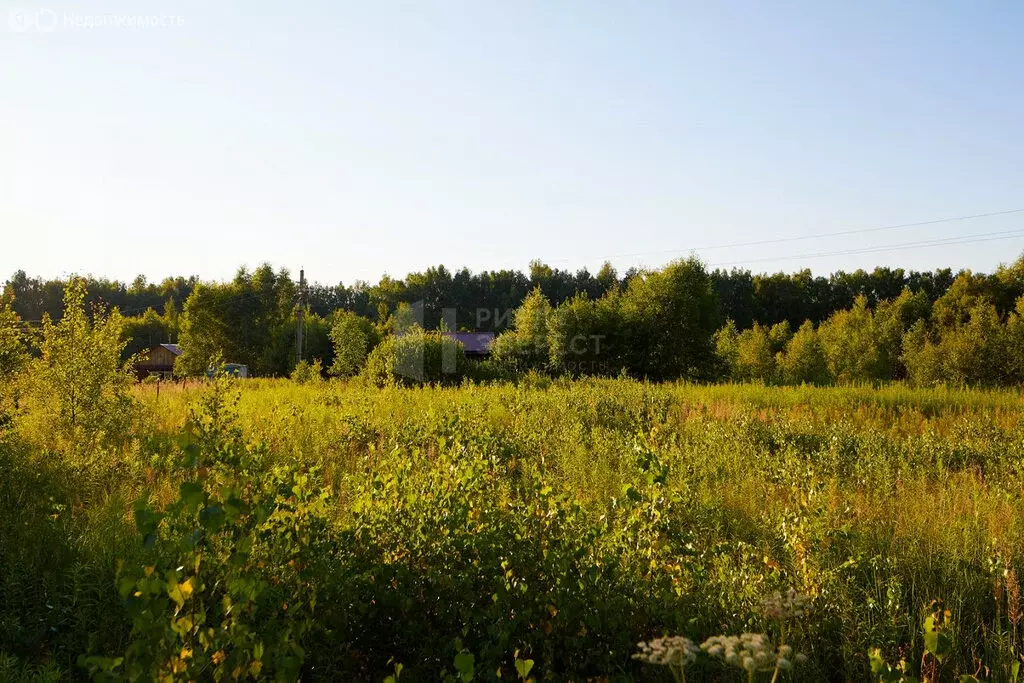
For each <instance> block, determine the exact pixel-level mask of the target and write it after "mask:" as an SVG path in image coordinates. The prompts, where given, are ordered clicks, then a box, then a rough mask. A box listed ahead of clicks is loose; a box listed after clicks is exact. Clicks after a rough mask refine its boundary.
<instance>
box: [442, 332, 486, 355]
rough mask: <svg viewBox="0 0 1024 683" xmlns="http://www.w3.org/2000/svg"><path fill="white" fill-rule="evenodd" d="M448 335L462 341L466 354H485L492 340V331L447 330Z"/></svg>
mask: <svg viewBox="0 0 1024 683" xmlns="http://www.w3.org/2000/svg"><path fill="white" fill-rule="evenodd" d="M448 336H449V337H454V338H455V339H456V340H457V341H459V342H462V348H463V349H464V350H465V352H466V355H467V356H486V355H487V354H489V353H490V352H491V344H492V343H493V342H494V333H493V332H449V333H448Z"/></svg>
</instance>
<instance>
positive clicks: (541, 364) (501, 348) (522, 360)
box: [491, 287, 552, 371]
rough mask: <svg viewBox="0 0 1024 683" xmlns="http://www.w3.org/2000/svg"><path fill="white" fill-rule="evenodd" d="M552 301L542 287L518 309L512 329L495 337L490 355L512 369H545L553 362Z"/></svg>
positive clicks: (531, 293) (537, 288)
mask: <svg viewBox="0 0 1024 683" xmlns="http://www.w3.org/2000/svg"><path fill="white" fill-rule="evenodd" d="M551 316H552V309H551V303H550V302H549V301H548V299H547V297H546V296H544V294H543V292H541V289H540V287H534V289H533V291H531V292H530V294H529V295H528V296H527V297H526V299H524V300H523V305H522V306H520V307H519V308H518V309H516V314H515V319H514V323H513V329H512V330H510V331H508V332H505V333H503V334H501V335H500V336H498V338H497V339H495V340H494V346H493V347H492V349H491V354H492V356H493V357H494V360H495V361H496V362H498V363H499V364H501V365H503V366H505V367H508V368H510V369H513V370H518V371H525V370H546V369H547V368H548V365H549V362H550V348H549V337H548V323H549V320H550V319H551Z"/></svg>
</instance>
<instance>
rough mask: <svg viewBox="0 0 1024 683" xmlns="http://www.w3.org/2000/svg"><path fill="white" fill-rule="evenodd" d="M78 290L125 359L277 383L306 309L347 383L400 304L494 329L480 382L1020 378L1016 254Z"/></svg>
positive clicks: (427, 321) (314, 344)
mask: <svg viewBox="0 0 1024 683" xmlns="http://www.w3.org/2000/svg"><path fill="white" fill-rule="evenodd" d="M67 284H68V283H67V282H65V281H62V280H44V279H41V278H33V277H29V276H28V275H26V273H24V272H23V271H18V272H17V273H15V274H14V275H13V276H12V277H11V278H10V279H9V280H7V282H6V283H5V284H4V294H3V305H4V306H5V308H6V309H7V313H6V315H8V316H12V317H13V318H14V319H17V320H18V321H19V322H18V325H19V329H21V330H23V331H24V333H25V334H24V336H25V341H26V342H27V343H28V344H29V345H31V339H32V336H33V333H34V331H35V330H37V329H38V328H39V326H41V325H42V323H43V321H44V320H45V319H51V320H54V321H56V320H59V319H60V316H61V315H62V312H63V310H64V305H65V301H64V292H65V289H66V287H67ZM83 284H84V287H85V306H86V308H87V310H88V311H100V310H102V311H114V310H115V309H116V311H117V312H118V314H119V319H120V324H121V326H122V329H123V335H124V337H125V338H126V340H127V342H128V343H127V346H126V347H125V354H126V356H128V355H131V354H134V353H138V352H140V351H143V350H145V349H147V348H149V347H151V346H153V345H154V344H158V343H168V342H175V343H181V344H182V346H183V348H184V349H185V356H184V357H183V362H182V364H181V365H182V369H183V372H189V373H193V374H200V373H201V372H202V371H204V369H205V367H206V366H207V365H208V363H209V361H210V359H212V358H214V357H217V356H219V357H221V358H223V359H225V360H230V361H234V362H241V363H245V364H247V365H249V367H250V369H251V371H252V372H253V373H254V374H256V375H263V376H285V375H288V374H290V373H292V372H293V371H294V368H295V358H296V353H295V344H296V342H295V328H296V313H297V311H298V306H299V302H300V301H301V300H302V299H303V298H304V300H305V302H306V306H305V311H306V315H305V333H306V335H305V343H304V351H305V354H304V355H305V357H306V358H310V359H318V360H320V361H321V367H322V368H323V369H324V371H325V372H326V371H327V370H330V369H333V370H334V374H339V375H347V374H353V373H355V372H358V371H359V370H360V369H361V368H362V366H363V365H364V364H365V363H366V361H367V359H368V357H369V356H370V354H371V352H372V351H373V350H374V349H375V348H376V346H377V345H378V344H379V343H380V342H381V341H382V340H384V339H387V337H388V336H389V333H390V332H393V331H395V329H396V320H400V319H401V318H402V316H403V315H408V314H409V310H410V307H412V306H416V307H417V309H416V310H417V318H416V320H415V322H416V323H418V326H419V327H420V328H422V330H425V331H431V330H436V329H438V328H439V327H442V326H444V325H445V323H442V318H444V321H445V322H446V323H448V325H447V326H448V327H451V321H453V320H454V323H455V327H456V328H457V329H458V330H462V331H491V332H495V333H498V335H499V336H498V339H497V341H496V343H495V346H494V358H493V361H492V362H491V364H490V367H489V368H487V369H486V372H485V374H487V373H491V374H495V376H498V375H501V374H502V373H505V374H508V373H521V372H527V371H536V372H542V373H550V374H569V375H583V374H598V375H618V374H627V375H630V376H635V377H644V378H649V379H676V378H688V379H698V380H708V379H717V378H731V379H735V380H755V381H764V382H768V383H797V384H799V383H805V382H806V383H834V382H855V381H876V380H888V379H909V380H911V381H914V382H916V383H920V384H931V383H936V382H942V381H946V382H950V383H959V384H964V383H967V384H1003V383H1016V382H1020V381H1022V380H1024V368H1021V367H1018V366H1020V365H1021V364H1022V361H1020V360H1018V359H1020V358H1022V357H1024V341H1022V340H1021V339H1020V337H1021V334H1022V330H1021V327H1022V323H1021V316H1022V315H1024V300H1022V297H1024V257H1021V258H1020V259H1018V260H1017V261H1016V262H1015V263H1013V264H1011V265H1008V266H1000V267H999V268H997V269H996V270H995V272H993V273H990V274H982V273H973V272H971V271H960V272H958V273H954V272H953V271H952V270H951V269H948V268H947V269H940V270H935V271H930V272H918V271H905V270H903V269H899V268H896V269H893V268H882V267H880V268H875V269H874V270H873V271H871V272H867V271H864V270H857V271H855V272H852V273H847V272H842V271H839V272H836V273H833V274H832V275H830V276H828V277H824V276H814V275H813V274H812V273H811V271H809V270H802V271H800V272H797V273H774V274H754V273H752V272H750V271H748V270H739V269H733V270H730V271H725V270H714V271H711V272H708V271H706V269H705V268H704V266H703V265H702V264H701V263H700V262H699V261H697V260H696V259H692V258H691V259H686V260H680V261H677V262H674V263H672V264H670V265H668V266H666V267H665V268H663V269H661V270H655V271H638V270H634V269H631V270H629V271H627V272H625V273H623V274H621V275H620V274H619V273H617V272H616V270H615V269H614V268H613V267H612V266H611V264H609V263H605V264H604V266H603V267H602V268H601V269H600V270H599V271H598V273H597V274H596V275H594V274H591V273H590V272H589V271H587V270H586V269H582V270H579V271H577V272H575V273H572V272H570V271H567V270H560V269H555V268H551V267H549V266H547V265H545V264H544V263H542V262H540V261H534V262H533V263H531V264H530V268H529V271H528V272H521V271H511V270H502V271H484V272H480V273H473V272H471V271H469V270H468V269H465V268H463V269H461V270H459V271H455V272H452V271H450V270H449V269H447V268H446V267H444V266H437V267H433V268H429V269H427V270H426V271H424V272H418V273H410V274H408V275H407V276H406V277H405V278H404V279H395V278H391V277H389V276H387V275H385V276H384V277H383V278H381V280H380V281H379V282H378V283H377V284H375V285H371V284H369V283H367V282H360V281H357V282H355V283H353V284H352V285H345V284H344V283H338V284H337V285H324V284H315V283H314V284H311V285H308V286H307V287H306V290H305V292H304V293H300V291H299V285H298V284H297V283H296V281H295V279H294V278H293V276H292V274H291V273H289V272H288V271H287V270H284V269H281V270H278V271H275V270H274V269H273V268H272V267H271V266H270V265H267V264H264V265H261V266H259V267H258V268H256V269H255V270H252V271H249V270H247V269H245V268H242V269H239V271H238V272H237V274H236V276H235V278H234V279H233V280H231V281H229V282H202V281H200V280H199V279H198V278H196V277H189V278H184V277H174V278H167V279H165V280H163V281H162V282H160V283H159V284H156V283H150V282H147V280H146V279H145V277H143V276H139V277H137V278H136V279H135V280H134V281H133V282H132V283H130V284H129V283H123V282H118V281H112V280H106V279H96V278H92V277H88V278H83ZM403 311H405V312H406V313H403ZM389 352H392V353H393V352H394V350H393V349H391V350H389Z"/></svg>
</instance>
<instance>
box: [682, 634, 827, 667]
mask: <svg viewBox="0 0 1024 683" xmlns="http://www.w3.org/2000/svg"><path fill="white" fill-rule="evenodd" d="M700 649H701V650H703V651H704V652H706V653H707V654H708V656H710V657H714V658H715V659H720V660H722V661H723V662H725V663H726V664H729V665H730V666H735V667H738V668H741V669H746V670H747V671H748V672H754V671H771V670H773V669H775V668H776V667H778V668H779V669H783V670H785V669H789V668H792V666H793V661H794V659H795V660H796V661H797V662H803V661H806V660H807V658H806V657H804V656H803V655H800V654H797V655H796V656H795V658H794V655H793V648H792V647H790V646H789V645H780V646H779V647H778V648H777V649H776V647H775V646H774V645H773V644H772V642H771V641H770V640H769V639H768V638H767V636H765V635H764V634H763V633H743V634H740V635H738V636H712V637H710V638H708V639H707V640H705V641H704V642H703V643H701V646H700Z"/></svg>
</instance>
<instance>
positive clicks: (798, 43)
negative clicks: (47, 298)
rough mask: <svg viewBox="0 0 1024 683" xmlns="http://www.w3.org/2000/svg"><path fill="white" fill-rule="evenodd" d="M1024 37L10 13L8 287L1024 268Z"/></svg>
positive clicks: (2, 222) (860, 14) (878, 25)
mask: <svg viewBox="0 0 1024 683" xmlns="http://www.w3.org/2000/svg"><path fill="white" fill-rule="evenodd" d="M1022 25H1024V5H1021V4H1019V3H969V2H942V3H934V2H917V1H908V2H900V3H893V2H882V1H869V2H862V3H831V2H829V3H821V2H781V3H756V2H728V1H727V2H714V3H708V2H701V3H698V2H658V1H651V2H645V3H625V2H601V1H597V0H586V1H584V0H579V1H577V0H566V1H564V2H541V1H533V0H524V1H522V2H469V1H465V2H461V1H460V2H456V1H452V2H422V1H420V0H416V1H412V0H410V1H408V2H391V1H387V0H384V1H382V2H358V3H357V2H318V1H312V2H308V3H302V4H301V5H296V4H294V3H292V4H288V3H284V4H282V3H263V2H248V3H240V2H227V1H225V2H218V3H200V2H197V1H192V0H182V1H179V2H138V1H135V2H114V1H110V0H81V1H79V2H76V3H74V4H71V3H69V2H64V1H57V0H39V2H35V0H17V4H16V5H15V4H10V3H7V2H6V1H0V92H3V93H4V96H3V97H2V98H0V279H3V278H6V277H7V276H8V275H9V274H10V273H12V272H13V271H14V270H16V269H19V268H20V269H24V270H26V271H27V272H29V273H30V274H38V275H43V276H58V275H65V274H68V273H71V272H80V273H92V274H95V275H103V276H108V277H115V278H118V279H125V280H131V279H132V278H134V276H135V275H136V274H139V273H142V274H145V275H146V276H148V277H149V278H150V279H151V280H159V279H161V278H162V277H164V276H166V275H178V274H181V275H190V274H197V275H199V276H201V277H203V278H208V279H224V278H230V277H231V276H232V275H233V273H234V271H235V269H236V268H237V267H238V266H239V265H242V264H247V265H249V266H250V267H252V266H255V265H257V264H258V263H260V262H262V261H269V262H271V263H273V264H275V265H276V266H285V267H288V268H290V269H291V270H293V271H297V270H298V269H299V267H300V266H302V267H305V269H306V272H307V274H308V276H309V277H310V279H312V280H316V281H320V282H336V281H339V280H344V281H346V282H351V281H353V280H355V279H357V278H359V279H366V280H371V281H376V280H377V279H378V278H379V277H380V276H381V275H382V274H383V273H385V272H387V273H389V274H391V275H393V276H403V275H405V273H407V272H409V271H414V270H422V269H424V268H426V267H428V266H430V265H435V264H438V263H444V264H446V265H448V266H449V267H461V266H468V267H469V268H471V269H473V270H484V269H498V268H520V269H525V268H526V267H527V266H528V263H529V261H530V260H532V259H534V258H539V259H542V260H544V261H546V262H548V263H549V264H551V265H552V266H556V267H560V268H568V269H573V270H575V269H577V268H580V267H584V266H586V267H589V268H590V269H591V270H592V271H593V270H596V269H597V268H598V267H599V266H600V264H601V262H602V261H603V260H604V259H605V258H608V259H610V260H611V261H612V263H613V264H614V265H616V266H617V267H619V268H620V269H621V270H624V269H626V268H628V267H630V266H646V267H654V266H658V265H661V264H663V263H664V262H666V261H668V260H669V259H671V258H673V257H675V256H680V255H687V254H688V253H690V251H691V250H694V252H695V253H696V254H697V255H699V256H700V257H702V258H704V259H705V261H706V262H708V263H709V264H715V265H722V266H730V265H737V266H747V267H750V268H752V269H753V270H755V271H764V270H769V271H774V270H796V269H799V268H803V267H810V268H812V269H813V270H814V271H815V272H831V271H833V270H836V269H846V270H851V269H854V268H857V267H864V268H871V267H873V266H875V265H893V266H904V267H907V268H916V269H930V268H933V267H938V266H950V267H953V268H954V269H956V268H961V267H967V268H972V269H975V270H986V271H987V270H991V269H993V268H994V267H995V266H996V265H997V264H998V263H1000V262H1006V261H1012V260H1013V259H1015V258H1016V257H1017V256H1018V255H1019V254H1021V253H1022V252H1024V213H1021V212H1016V213H1007V212H1009V211H1013V210H1015V209H1020V208H1024V126H1021V125H1020V122H1021V121H1024V88H1022V87H1021V85H1022V81H1021V70H1022V67H1024V42H1022V41H1020V40H1019V29H1020V27H1021V26H1022ZM978 214H996V215H985V216H978ZM967 216H974V217H973V218H965V219H963V220H956V221H943V222H931V221H936V220H941V219H946V218H953V217H967ZM909 223H914V224H916V225H905V224H909ZM896 225H899V226H901V227H897V228H892V229H888V228H890V227H891V226H896ZM878 228H887V229H885V230H879V229H878ZM809 236H813V238H808V239H800V240H791V239H789V238H793V237H800V238H805V237H809Z"/></svg>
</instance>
